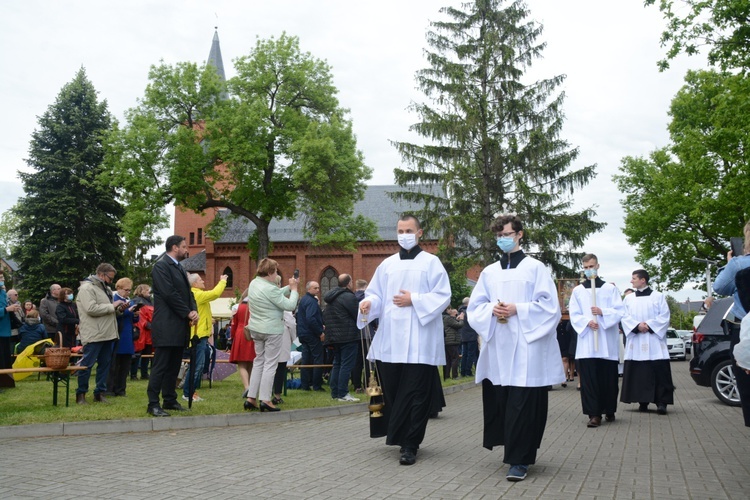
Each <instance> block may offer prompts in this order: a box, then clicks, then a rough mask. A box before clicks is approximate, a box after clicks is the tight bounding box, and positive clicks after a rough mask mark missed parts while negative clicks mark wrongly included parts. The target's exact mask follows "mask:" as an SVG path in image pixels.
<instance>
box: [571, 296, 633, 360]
mask: <svg viewBox="0 0 750 500" xmlns="http://www.w3.org/2000/svg"><path fill="white" fill-rule="evenodd" d="M596 305H597V307H599V308H600V309H601V310H602V315H601V316H596V318H594V315H593V314H591V306H592V297H591V288H586V287H584V286H583V285H578V286H577V287H575V288H574V289H573V293H572V295H571V297H570V304H569V306H568V310H569V311H570V323H571V325H572V326H573V328H574V329H575V331H576V332H579V333H578V343H577V344H576V359H583V358H601V359H609V360H611V361H619V359H620V346H621V345H622V343H621V341H620V340H621V339H620V334H619V332H620V329H619V323H620V320H621V319H622V317H623V315H624V314H625V307H624V306H623V304H622V298H621V297H620V292H619V291H618V290H617V287H616V286H614V285H613V284H612V283H604V284H603V285H602V286H601V287H600V288H597V289H596ZM592 319H596V322H597V323H598V324H599V328H598V330H599V339H598V342H599V349H598V350H597V349H594V330H592V329H591V328H589V326H588V324H589V321H591V320H592Z"/></svg>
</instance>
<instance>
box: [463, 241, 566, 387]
mask: <svg viewBox="0 0 750 500" xmlns="http://www.w3.org/2000/svg"><path fill="white" fill-rule="evenodd" d="M498 300H501V301H503V302H506V303H515V305H516V311H517V312H516V314H515V315H513V316H511V317H509V318H508V322H507V323H499V322H498V321H497V317H495V316H493V315H492V308H493V307H494V306H495V304H497V301H498ZM467 317H468V318H469V323H470V324H471V326H472V328H474V330H476V331H477V333H478V334H479V336H480V337H481V339H482V342H483V345H482V350H481V351H480V353H479V360H478V361H477V373H476V381H477V382H481V381H482V380H484V379H489V380H490V381H491V382H492V384H494V385H506V386H518V387H542V386H547V385H554V384H559V383H562V382H564V381H565V375H564V374H563V366H562V358H561V357H560V348H559V346H558V344H557V324H558V323H559V322H560V303H559V301H558V298H557V288H556V287H555V282H554V281H553V280H552V277H551V276H550V273H549V271H548V270H547V269H546V268H545V267H544V265H543V264H542V263H541V262H539V261H538V260H536V259H533V258H531V257H528V256H527V257H525V258H524V259H523V260H522V261H521V262H520V263H519V264H518V266H517V267H516V268H514V269H502V267H501V265H500V263H499V262H496V263H494V264H491V265H489V266H487V267H485V268H484V270H483V271H482V274H480V275H479V281H478V282H477V285H476V286H475V287H474V291H473V292H472V293H471V298H470V299H469V307H468V309H467Z"/></svg>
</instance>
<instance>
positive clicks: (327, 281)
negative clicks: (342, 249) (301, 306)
mask: <svg viewBox="0 0 750 500" xmlns="http://www.w3.org/2000/svg"><path fill="white" fill-rule="evenodd" d="M337 286H339V273H338V272H337V271H336V270H335V269H334V268H332V267H327V268H326V269H325V270H324V271H323V274H322V275H321V276H320V298H321V301H320V307H325V302H324V301H323V300H322V299H323V296H324V295H325V294H326V292H328V291H329V290H333V289H334V288H336V287H337Z"/></svg>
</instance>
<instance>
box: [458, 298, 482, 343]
mask: <svg viewBox="0 0 750 500" xmlns="http://www.w3.org/2000/svg"><path fill="white" fill-rule="evenodd" d="M458 313H459V314H461V313H464V326H463V327H462V328H461V342H476V341H477V337H479V335H478V334H477V332H476V331H475V330H474V329H473V328H472V327H471V325H470V324H469V314H468V313H467V312H466V306H461V307H459V308H458Z"/></svg>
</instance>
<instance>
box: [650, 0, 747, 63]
mask: <svg viewBox="0 0 750 500" xmlns="http://www.w3.org/2000/svg"><path fill="white" fill-rule="evenodd" d="M655 3H657V0H645V4H646V5H653V4H655ZM659 10H660V11H661V12H662V14H663V15H664V19H665V20H666V21H667V26H666V28H665V29H664V32H663V33H662V35H661V43H662V46H664V47H666V48H667V53H666V55H665V57H664V59H662V60H661V61H659V67H660V68H661V69H662V70H664V69H667V68H668V67H669V61H670V60H671V59H674V58H675V57H677V55H679V54H681V53H685V54H688V55H695V54H698V53H699V52H700V50H701V47H706V48H708V54H707V55H708V62H709V63H710V64H711V65H716V66H719V68H721V69H722V70H727V69H730V68H736V69H742V70H746V69H748V68H749V67H750V2H748V1H747V0H681V1H674V0H659Z"/></svg>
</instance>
